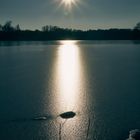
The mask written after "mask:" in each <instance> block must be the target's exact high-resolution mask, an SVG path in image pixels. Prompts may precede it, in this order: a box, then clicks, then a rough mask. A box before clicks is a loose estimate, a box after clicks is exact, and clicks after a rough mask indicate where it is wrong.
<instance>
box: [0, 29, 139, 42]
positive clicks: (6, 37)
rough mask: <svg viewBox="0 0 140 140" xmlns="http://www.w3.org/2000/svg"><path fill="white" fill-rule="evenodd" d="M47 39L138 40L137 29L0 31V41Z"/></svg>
mask: <svg viewBox="0 0 140 140" xmlns="http://www.w3.org/2000/svg"><path fill="white" fill-rule="evenodd" d="M49 40H140V30H137V29H134V30H132V29H107V30H101V29H99V30H88V31H82V30H70V29H56V30H47V31H40V30H35V31H31V30H18V31H17V30H16V31H0V41H49Z"/></svg>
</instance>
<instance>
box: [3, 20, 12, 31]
mask: <svg viewBox="0 0 140 140" xmlns="http://www.w3.org/2000/svg"><path fill="white" fill-rule="evenodd" d="M2 30H3V31H5V32H11V31H14V28H13V27H12V21H7V22H6V23H5V24H4V25H3V27H2Z"/></svg>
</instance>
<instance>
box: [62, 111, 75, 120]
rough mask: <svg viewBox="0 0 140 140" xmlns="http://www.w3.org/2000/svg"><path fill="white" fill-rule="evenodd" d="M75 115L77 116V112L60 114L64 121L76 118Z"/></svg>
mask: <svg viewBox="0 0 140 140" xmlns="http://www.w3.org/2000/svg"><path fill="white" fill-rule="evenodd" d="M75 115H76V113H75V112H72V111H69V112H64V113H62V114H60V117H61V118H63V119H69V118H73V117H75Z"/></svg>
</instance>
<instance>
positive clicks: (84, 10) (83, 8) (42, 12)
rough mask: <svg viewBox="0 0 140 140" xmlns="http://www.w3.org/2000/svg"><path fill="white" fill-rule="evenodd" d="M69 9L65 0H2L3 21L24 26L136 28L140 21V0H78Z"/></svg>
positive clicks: (1, 12)
mask: <svg viewBox="0 0 140 140" xmlns="http://www.w3.org/2000/svg"><path fill="white" fill-rule="evenodd" d="M76 1H77V4H76V5H73V6H72V9H71V10H69V9H68V7H65V6H64V5H61V6H60V3H61V2H62V0H0V23H1V24H4V23H5V21H7V20H12V21H13V24H17V23H19V24H20V25H21V28H29V29H36V28H37V29H41V27H42V26H43V25H57V26H60V27H68V28H77V29H89V28H92V29H97V28H102V29H103V28H115V27H116V28H133V27H134V26H135V24H136V23H137V22H139V21H140V0H76Z"/></svg>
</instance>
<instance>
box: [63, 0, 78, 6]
mask: <svg viewBox="0 0 140 140" xmlns="http://www.w3.org/2000/svg"><path fill="white" fill-rule="evenodd" d="M62 3H64V4H65V5H66V6H69V5H72V4H74V3H75V0H62Z"/></svg>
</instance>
